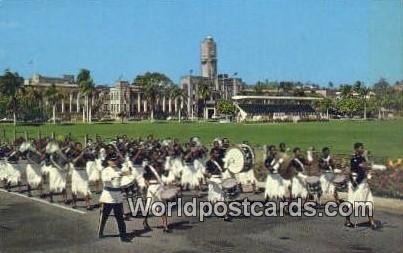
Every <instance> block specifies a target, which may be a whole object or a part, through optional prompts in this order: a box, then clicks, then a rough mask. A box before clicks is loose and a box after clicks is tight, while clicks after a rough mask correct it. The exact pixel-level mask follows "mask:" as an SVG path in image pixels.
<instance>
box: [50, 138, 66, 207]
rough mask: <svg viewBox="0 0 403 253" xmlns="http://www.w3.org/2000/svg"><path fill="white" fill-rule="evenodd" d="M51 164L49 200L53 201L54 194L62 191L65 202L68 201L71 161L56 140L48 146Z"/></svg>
mask: <svg viewBox="0 0 403 253" xmlns="http://www.w3.org/2000/svg"><path fill="white" fill-rule="evenodd" d="M46 152H47V153H48V154H49V159H50V163H51V165H50V166H49V201H50V202H51V203H52V202H53V194H54V193H61V194H62V196H63V201H64V203H67V193H66V178H67V173H68V170H69V162H68V160H67V158H66V156H65V155H64V154H63V153H62V151H61V150H60V148H59V145H58V144H57V143H56V142H53V141H52V142H49V143H48V145H47V146H46Z"/></svg>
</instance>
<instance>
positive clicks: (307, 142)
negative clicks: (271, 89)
mask: <svg viewBox="0 0 403 253" xmlns="http://www.w3.org/2000/svg"><path fill="white" fill-rule="evenodd" d="M1 128H3V129H5V133H6V138H7V139H9V140H10V139H12V138H13V135H14V127H13V125H12V124H3V125H0V129H1ZM16 131H17V136H24V131H27V133H28V136H29V137H36V136H38V133H39V131H40V132H41V134H42V136H44V135H48V136H50V135H51V133H52V132H55V135H56V136H58V135H65V134H68V133H71V134H72V136H73V138H75V139H77V140H83V139H84V136H85V134H88V135H89V136H90V137H91V138H94V137H95V135H96V134H98V135H101V136H103V137H113V136H116V135H123V134H126V135H128V136H131V137H140V136H142V137H145V136H147V135H149V134H153V135H154V136H156V137H159V138H165V137H175V138H179V139H180V140H182V141H185V140H188V139H189V138H190V137H192V136H199V137H201V139H202V141H203V142H204V143H210V142H211V141H212V140H213V139H214V138H215V137H227V138H229V139H230V141H231V142H232V143H241V142H242V141H244V140H246V141H248V142H249V143H250V144H254V145H263V144H279V143H280V142H285V143H286V144H287V145H288V146H290V147H295V146H299V147H302V148H307V147H309V146H314V147H316V149H320V148H322V147H323V146H330V147H331V148H332V150H333V152H335V153H351V152H352V145H353V143H354V142H363V143H364V144H365V145H366V148H367V149H368V150H370V151H372V153H373V154H374V155H375V156H384V157H389V158H397V157H403V120H395V121H368V122H362V121H331V122H310V123H298V124H294V123H281V124H219V123H181V124H179V123H177V122H155V123H150V122H132V123H125V124H120V123H111V124H92V125H86V124H63V125H52V124H46V125H40V126H26V125H20V126H17V128H16ZM0 138H3V133H2V132H0Z"/></svg>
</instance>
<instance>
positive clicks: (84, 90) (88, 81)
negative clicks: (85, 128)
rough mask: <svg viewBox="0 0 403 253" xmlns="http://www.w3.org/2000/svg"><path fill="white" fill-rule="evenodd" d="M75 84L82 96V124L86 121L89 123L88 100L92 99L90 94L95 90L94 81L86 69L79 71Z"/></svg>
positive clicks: (89, 107)
mask: <svg viewBox="0 0 403 253" xmlns="http://www.w3.org/2000/svg"><path fill="white" fill-rule="evenodd" d="M77 83H78V86H79V87H80V93H81V94H82V95H83V96H84V99H85V102H84V112H83V122H85V121H86V118H87V119H88V122H89V123H91V103H89V100H90V99H91V98H92V94H93V92H94V90H95V86H94V81H93V80H92V78H91V72H90V71H89V70H87V69H81V70H80V72H79V73H78V75H77Z"/></svg>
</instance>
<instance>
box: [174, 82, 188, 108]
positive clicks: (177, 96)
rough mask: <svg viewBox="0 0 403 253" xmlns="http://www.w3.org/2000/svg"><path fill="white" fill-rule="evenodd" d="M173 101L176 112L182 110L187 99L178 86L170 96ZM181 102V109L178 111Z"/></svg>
mask: <svg viewBox="0 0 403 253" xmlns="http://www.w3.org/2000/svg"><path fill="white" fill-rule="evenodd" d="M170 97H171V99H173V100H174V104H175V112H176V111H179V110H182V105H183V100H184V99H185V97H186V95H185V91H184V90H183V89H181V88H179V87H178V86H172V90H171V94H170ZM179 99H180V100H181V106H180V107H181V108H180V109H179V110H178V100H179Z"/></svg>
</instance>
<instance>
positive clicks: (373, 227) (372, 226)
mask: <svg viewBox="0 0 403 253" xmlns="http://www.w3.org/2000/svg"><path fill="white" fill-rule="evenodd" d="M371 228H372V229H373V230H375V229H377V228H378V225H376V223H375V222H374V223H372V224H371Z"/></svg>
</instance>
